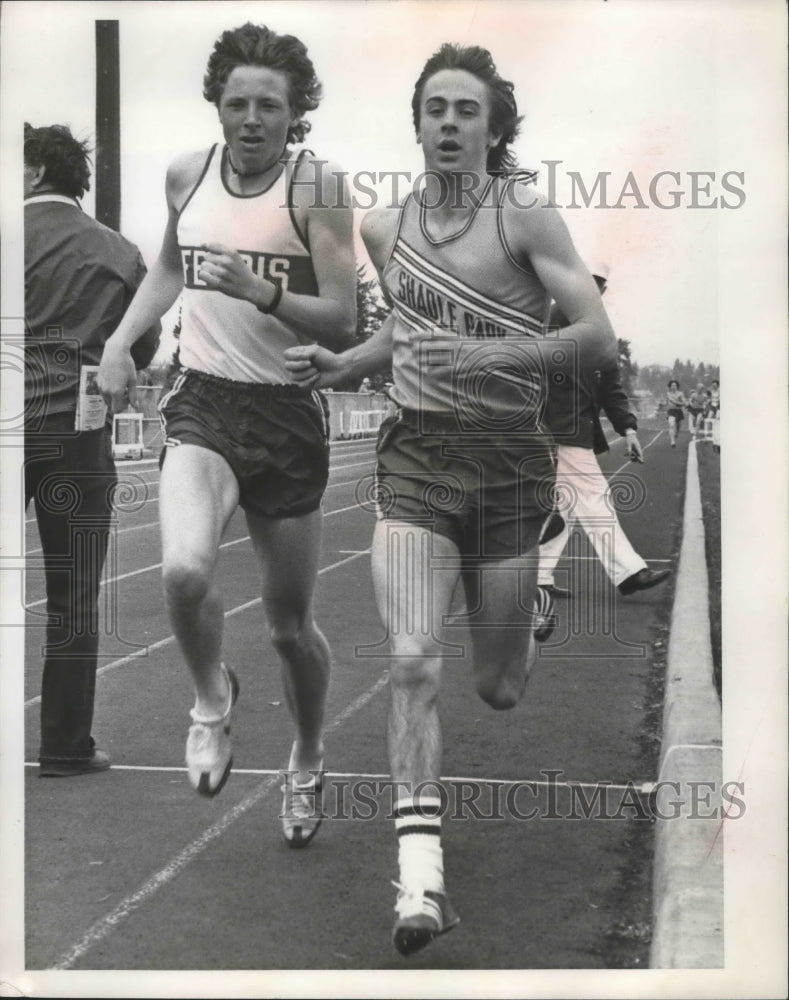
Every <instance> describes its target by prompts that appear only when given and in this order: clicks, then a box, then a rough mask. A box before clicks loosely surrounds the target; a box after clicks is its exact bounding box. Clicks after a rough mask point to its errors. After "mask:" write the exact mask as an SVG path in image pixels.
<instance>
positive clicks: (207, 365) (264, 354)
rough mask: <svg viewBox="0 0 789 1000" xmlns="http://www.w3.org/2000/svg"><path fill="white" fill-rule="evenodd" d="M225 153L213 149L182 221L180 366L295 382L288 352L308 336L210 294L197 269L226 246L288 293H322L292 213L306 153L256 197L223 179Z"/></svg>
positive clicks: (239, 301)
mask: <svg viewBox="0 0 789 1000" xmlns="http://www.w3.org/2000/svg"><path fill="white" fill-rule="evenodd" d="M303 155H304V154H303V153H302V154H301V156H303ZM226 156H227V148H226V147H224V148H222V149H220V148H219V147H218V146H216V145H215V146H213V147H212V148H211V150H210V151H209V153H208V156H207V159H206V164H205V167H204V168H203V172H202V174H201V176H200V179H199V180H198V182H197V184H196V185H195V187H194V189H193V190H192V192H191V194H190V195H189V197H188V198H187V200H186V202H185V204H184V206H183V208H182V209H181V212H180V214H179V217H178V229H177V233H178V246H179V249H180V252H181V263H182V266H183V275H184V290H183V297H182V307H181V338H180V360H181V364H182V365H183V366H184V367H185V368H192V369H196V370H198V371H202V372H207V373H209V374H211V375H217V376H219V377H220V378H226V379H234V380H236V381H239V382H262V383H269V384H282V385H284V384H290V383H292V382H293V379H292V377H291V376H290V374H289V372H288V371H287V369H286V368H285V365H284V363H283V358H282V352H283V351H284V350H285V348H287V347H293V346H295V345H296V344H299V343H302V342H304V337H303V336H300V335H299V334H297V333H296V331H294V330H293V329H291V328H290V327H289V326H288V325H287V324H286V323H284V322H283V321H281V320H279V319H277V318H276V316H270V315H267V314H265V313H262V312H260V311H259V310H258V309H257V308H256V307H255V306H254V305H252V303H251V302H246V301H244V300H242V299H235V298H232V297H231V296H229V295H224V294H223V293H222V292H218V291H211V290H209V289H208V288H206V287H205V285H204V284H203V282H201V281H200V279H199V277H198V271H199V268H200V264H201V262H202V260H203V258H204V256H205V251H204V250H202V249H201V248H202V245H203V244H205V243H224V244H225V245H226V246H229V247H232V248H234V249H235V250H237V251H238V252H239V253H240V254H241V256H242V257H243V258H244V260H245V261H246V262H247V264H248V265H249V266H250V268H251V269H252V270H253V271H254V272H255V274H258V275H260V276H261V277H264V278H268V279H270V280H271V281H274V282H276V283H277V284H279V285H280V286H281V287H282V289H283V291H291V292H295V293H296V294H300V295H317V294H318V285H317V281H316V278H315V271H314V270H313V266H312V258H311V256H310V251H309V247H308V245H307V241H306V238H305V237H304V236H303V235H302V233H301V232H300V231H299V229H298V226H297V224H296V219H295V214H294V210H293V198H292V188H293V177H294V173H295V170H296V166H297V163H298V162H299V159H300V158H301V156H296V155H291V157H290V158H289V159H288V161H287V162H286V164H285V169H284V170H283V171H282V173H281V174H280V175H279V176H278V177H277V179H276V180H275V181H274V182H273V183H272V184H271V186H270V187H269V188H268V189H267V190H266V191H263V192H262V193H260V194H254V195H239V194H234V193H233V192H232V191H230V190H229V189H228V188H227V186H226V184H225V181H224V178H223V176H222V165H223V163H224V160H225V157H226Z"/></svg>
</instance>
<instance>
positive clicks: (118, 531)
mask: <svg viewBox="0 0 789 1000" xmlns="http://www.w3.org/2000/svg"><path fill="white" fill-rule="evenodd" d="M360 464H361V465H368V464H369V463H367V462H361V463H360ZM358 482H359V480H358V478H356V477H355V478H353V479H344V480H343V481H342V482H340V483H329V485H328V486H327V487H326V489H327V490H334V489H338V488H339V487H340V486H351V485H353V484H354V483H358ZM158 499H159V498H158V497H151V498H150V500H158ZM150 500H144V501H142V502H143V503H149V502H150ZM124 513H125V511H116V514H124ZM158 526H159V521H158V520H156V521H146V522H145V524H130V525H128V526H127V527H125V528H118V527H115V526H113V528H112V529H111V530H112V536H113V538H114V537H115V536H116V535H125V534H127V532H129V531H141V530H142V529H143V528H157V527H158ZM43 551H44V550H43V549H40V548H38V549H26V550H25V555H27V556H35V555H38V554H39V553H41V552H43Z"/></svg>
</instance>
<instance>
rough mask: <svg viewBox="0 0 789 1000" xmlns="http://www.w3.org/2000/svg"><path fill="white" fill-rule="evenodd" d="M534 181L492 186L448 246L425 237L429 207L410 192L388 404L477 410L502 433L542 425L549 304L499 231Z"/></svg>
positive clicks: (402, 230)
mask: <svg viewBox="0 0 789 1000" xmlns="http://www.w3.org/2000/svg"><path fill="white" fill-rule="evenodd" d="M533 180H534V175H532V174H524V173H520V174H517V175H512V176H510V177H503V178H499V177H497V178H490V179H489V181H488V184H487V187H486V189H485V192H484V194H483V196H482V198H481V199H480V202H479V204H478V206H477V208H476V209H475V211H474V212H473V214H472V215H471V216H470V217H469V218H468V220H467V222H466V223H465V225H464V226H463V227H462V228H461V229H460V230H459V231H458V232H457V233H453V234H451V235H449V236H447V237H443V238H441V239H434V238H433V237H431V236H430V234H429V233H428V228H427V227H428V221H429V220H428V213H427V212H426V210H425V207H424V205H423V204H420V203H419V200H418V199H417V198H416V197H414V195H413V194H410V195H409V196H408V198H407V199H406V201H405V202H404V204H403V206H402V208H401V210H400V221H399V226H398V232H397V238H396V240H395V244H394V247H393V249H392V253H391V255H390V258H389V260H388V261H387V263H386V266H385V268H384V272H383V273H384V282H385V284H386V287H387V291H388V293H389V295H390V297H391V301H392V303H393V314H394V317H395V325H394V332H393V365H392V372H393V378H394V384H393V388H392V390H391V396H392V398H393V399H394V400H395V402H396V403H397V404H398V405H399V406H401V407H403V408H405V409H408V410H419V411H422V412H428V413H434V414H455V415H456V414H458V413H459V412H463V411H466V412H469V411H473V412H476V413H478V415H479V416H480V418H481V419H483V420H487V421H489V422H491V427H492V428H495V429H500V430H506V429H507V428H519V429H526V428H530V429H534V428H535V427H536V425H537V424H538V422H539V418H540V416H541V413H542V405H543V402H544V400H543V396H544V388H545V373H544V371H543V366H542V362H541V360H540V357H539V353H538V351H537V350H535V347H536V341H537V340H538V339H541V338H542V337H543V335H544V334H545V332H546V323H547V319H548V311H549V306H550V297H549V295H548V293H547V292H546V290H545V288H544V287H543V285H542V283H541V282H540V280H539V278H538V277H537V275H536V274H535V273H534V271H533V270H532V269H531V267H530V266H529V264H528V262H527V261H524V262H521V261H518V260H516V258H515V256H514V254H513V252H512V250H511V249H510V247H509V246H508V244H507V241H506V236H505V233H504V230H503V223H502V211H503V209H502V206H503V201H504V199H505V197H506V196H507V194H508V191H510V189H511V185H513V184H516V183H524V182H525V183H527V184H530V183H533ZM517 197H519V199H520V202H519V203H520V204H524V201H523V198H524V197H525V196H523V195H519V196H517ZM516 203H518V202H516Z"/></svg>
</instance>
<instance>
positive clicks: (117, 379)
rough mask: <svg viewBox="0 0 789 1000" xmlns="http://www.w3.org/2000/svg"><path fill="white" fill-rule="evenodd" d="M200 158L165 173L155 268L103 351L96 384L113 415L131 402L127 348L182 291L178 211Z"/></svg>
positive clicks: (180, 162) (133, 389)
mask: <svg viewBox="0 0 789 1000" xmlns="http://www.w3.org/2000/svg"><path fill="white" fill-rule="evenodd" d="M204 161H205V156H204V154H197V155H195V154H190V155H189V156H186V157H180V158H179V159H178V160H176V161H175V162H174V163H172V164H171V166H170V168H169V170H168V171H167V180H166V183H165V193H166V197H167V225H166V227H165V231H164V237H163V239H162V247H161V250H160V251H159V256H158V257H157V259H156V261H155V263H154V264H153V266H152V267H151V269H150V271H149V272H148V274H147V275H146V276H145V278H144V279H143V281H142V284H141V285H140V287H139V288H138V290H137V293H136V295H135V296H134V298H133V299H132V301H131V304H130V305H129V308H128V309H127V310H126V313H125V315H124V317H123V319H122V320H121V323H120V325H119V326H118V328H117V330H115V332H114V333H113V334H112V336H111V337H110V338H109V339H108V340H107V343H106V344H105V346H104V353H103V355H102V359H101V364H100V366H99V373H98V384H99V389H100V390H101V393H102V395H103V396H104V398H105V399H106V400H107V402H108V403H109V404H110V405H111V407H112V410H113V412H116V413H117V412H118V411H120V410H122V409H124V408H125V407H126V404H127V403H129V402H130V403H132V405H134V403H135V402H136V386H137V376H136V372H135V367H134V361H133V359H132V356H131V347H132V345H133V344H135V343H136V342H137V340H139V339H140V337H142V336H143V335H144V334H145V332H146V330H148V329H150V327H152V326H153V325H154V324H155V323H157V322H158V321H159V319H160V318H161V316H162V315H163V314H164V313H165V312H166V311H167V310H168V309H169V308H170V306H171V305H172V304H173V303H174V302H175V300H176V299H177V298H178V295H179V293H180V291H181V289H182V288H183V270H182V267H181V255H180V252H179V250H178V238H177V234H176V227H177V223H178V210H179V208H180V205H181V204H182V201H183V199H184V198H185V197H186V194H187V193H188V191H189V190H191V185H192V184H193V183H196V181H197V178H198V176H199V171H200V169H202V164H203V163H204Z"/></svg>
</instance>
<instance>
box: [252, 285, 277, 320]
mask: <svg viewBox="0 0 789 1000" xmlns="http://www.w3.org/2000/svg"><path fill="white" fill-rule="evenodd" d="M281 298H282V285H279V284H277V285H275V286H274V298H273V299H272V300H271V302H269V304H268V305H267V306H258V307H257V308H258V312H262V313H266V314H267V315H268V313H273V312H274V310H275V309H276V308H277V306H278V305H279V302H280V299H281Z"/></svg>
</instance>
